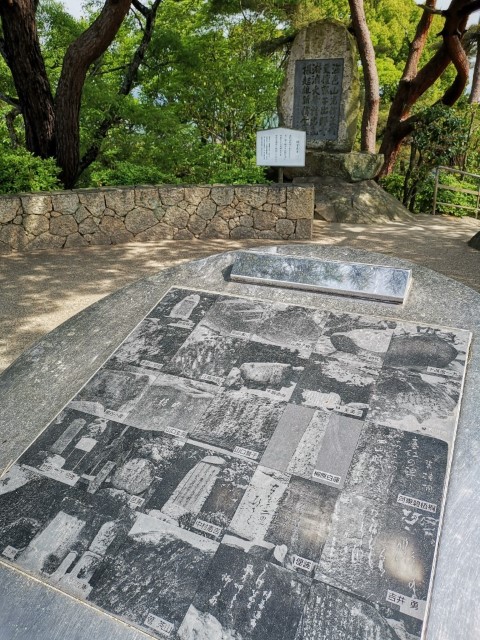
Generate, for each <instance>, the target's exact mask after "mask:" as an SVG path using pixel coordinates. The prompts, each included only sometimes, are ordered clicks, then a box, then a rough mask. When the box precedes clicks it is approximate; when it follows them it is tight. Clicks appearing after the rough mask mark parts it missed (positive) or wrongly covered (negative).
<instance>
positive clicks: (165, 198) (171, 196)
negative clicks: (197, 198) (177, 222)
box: [160, 187, 185, 206]
mask: <svg viewBox="0 0 480 640" xmlns="http://www.w3.org/2000/svg"><path fill="white" fill-rule="evenodd" d="M184 197H185V190H184V189H183V188H182V187H163V188H162V190H161V192H160V199H161V201H162V204H166V205H169V206H172V205H175V204H179V203H180V202H182V200H183V199H184Z"/></svg>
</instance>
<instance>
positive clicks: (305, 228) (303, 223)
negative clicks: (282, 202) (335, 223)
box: [295, 220, 313, 240]
mask: <svg viewBox="0 0 480 640" xmlns="http://www.w3.org/2000/svg"><path fill="white" fill-rule="evenodd" d="M312 229H313V220H297V221H296V222H295V237H296V238H298V239H299V240H308V239H309V238H311V237H312Z"/></svg>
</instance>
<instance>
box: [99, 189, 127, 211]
mask: <svg viewBox="0 0 480 640" xmlns="http://www.w3.org/2000/svg"><path fill="white" fill-rule="evenodd" d="M105 204H106V206H107V208H108V209H113V211H116V212H117V214H118V215H120V216H125V215H126V214H127V213H128V212H129V211H131V210H132V209H134V208H135V191H134V190H133V189H115V190H111V191H110V190H109V191H105ZM92 213H93V211H92ZM94 215H95V214H94Z"/></svg>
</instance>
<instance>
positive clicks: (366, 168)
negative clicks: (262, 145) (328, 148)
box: [284, 150, 383, 182]
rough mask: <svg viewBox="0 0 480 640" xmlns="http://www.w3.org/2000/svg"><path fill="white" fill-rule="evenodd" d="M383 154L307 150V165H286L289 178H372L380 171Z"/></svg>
mask: <svg viewBox="0 0 480 640" xmlns="http://www.w3.org/2000/svg"><path fill="white" fill-rule="evenodd" d="M382 164H383V156H382V155H380V154H377V153H358V152H355V151H351V152H350V153H328V152H325V151H315V150H310V151H307V153H306V157H305V167H286V168H285V170H284V174H285V176H286V177H287V178H291V179H293V178H297V177H302V176H321V177H324V176H332V177H334V178H340V180H342V181H346V182H360V181H362V180H372V179H373V178H375V177H376V176H377V174H378V172H379V171H380V169H381V167H382Z"/></svg>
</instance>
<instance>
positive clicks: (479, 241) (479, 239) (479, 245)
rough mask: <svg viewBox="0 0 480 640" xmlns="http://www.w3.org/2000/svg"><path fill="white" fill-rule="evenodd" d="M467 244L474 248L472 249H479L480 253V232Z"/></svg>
mask: <svg viewBox="0 0 480 640" xmlns="http://www.w3.org/2000/svg"><path fill="white" fill-rule="evenodd" d="M467 244H468V246H469V247H472V249H478V251H480V231H479V232H478V233H476V234H475V235H474V236H473V238H470V240H469V241H468V243H467Z"/></svg>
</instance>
